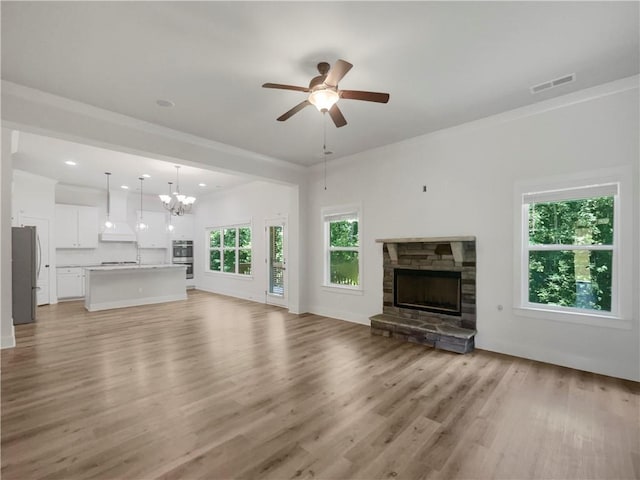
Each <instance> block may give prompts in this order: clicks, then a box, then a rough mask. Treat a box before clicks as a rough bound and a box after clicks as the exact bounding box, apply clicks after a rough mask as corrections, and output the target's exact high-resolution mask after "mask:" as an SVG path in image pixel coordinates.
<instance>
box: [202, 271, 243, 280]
mask: <svg viewBox="0 0 640 480" xmlns="http://www.w3.org/2000/svg"><path fill="white" fill-rule="evenodd" d="M203 273H204V274H205V275H207V276H211V277H222V278H235V279H238V280H253V275H241V274H239V273H225V272H215V271H212V270H205V271H204V272H203Z"/></svg>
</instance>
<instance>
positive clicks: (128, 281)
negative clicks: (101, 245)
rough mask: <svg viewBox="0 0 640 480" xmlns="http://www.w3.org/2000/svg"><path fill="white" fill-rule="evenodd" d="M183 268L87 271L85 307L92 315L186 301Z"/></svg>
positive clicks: (119, 267) (131, 267)
mask: <svg viewBox="0 0 640 480" xmlns="http://www.w3.org/2000/svg"><path fill="white" fill-rule="evenodd" d="M186 268H187V267H186V266H184V265H173V264H170V265H109V266H99V267H87V268H85V297H84V306H85V308H86V309H87V310H89V311H90V312H96V311H99V310H108V309H111V308H123V307H133V306H136V305H150V304H152V303H164V302H173V301H176V300H185V299H186V298H187V285H186V273H185V271H186Z"/></svg>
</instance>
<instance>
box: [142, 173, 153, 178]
mask: <svg viewBox="0 0 640 480" xmlns="http://www.w3.org/2000/svg"><path fill="white" fill-rule="evenodd" d="M142 176H143V177H144V178H151V175H149V174H148V173H143V174H142Z"/></svg>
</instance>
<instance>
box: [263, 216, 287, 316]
mask: <svg viewBox="0 0 640 480" xmlns="http://www.w3.org/2000/svg"><path fill="white" fill-rule="evenodd" d="M265 232H266V240H267V258H266V259H267V289H266V303H268V304H270V305H278V306H281V307H288V298H287V260H286V252H287V249H286V247H287V230H286V221H285V220H284V219H276V220H267V222H266V228H265Z"/></svg>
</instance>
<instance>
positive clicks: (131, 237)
mask: <svg viewBox="0 0 640 480" xmlns="http://www.w3.org/2000/svg"><path fill="white" fill-rule="evenodd" d="M109 196H110V197H111V204H110V205H109V209H110V213H109V217H110V220H111V223H113V227H111V228H108V229H107V228H104V227H103V228H104V230H103V232H102V233H101V234H100V241H102V242H135V241H136V234H135V232H134V231H133V229H132V228H131V227H130V226H129V224H128V223H127V193H126V192H111V193H110V195H109Z"/></svg>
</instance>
